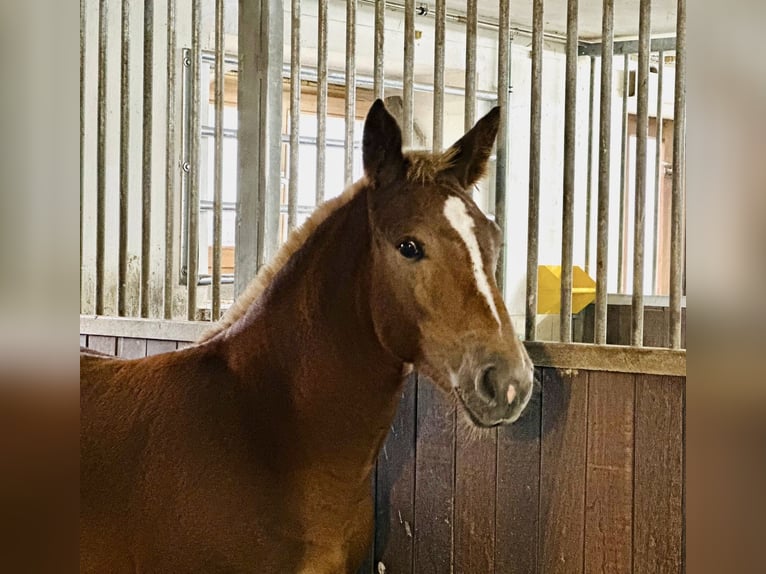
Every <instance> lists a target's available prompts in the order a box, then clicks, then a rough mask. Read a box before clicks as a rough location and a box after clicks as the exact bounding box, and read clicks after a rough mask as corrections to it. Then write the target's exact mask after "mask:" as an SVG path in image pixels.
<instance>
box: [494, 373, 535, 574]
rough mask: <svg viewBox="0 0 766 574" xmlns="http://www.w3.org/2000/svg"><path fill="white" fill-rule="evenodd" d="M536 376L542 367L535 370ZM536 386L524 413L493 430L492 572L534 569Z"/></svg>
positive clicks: (533, 570)
mask: <svg viewBox="0 0 766 574" xmlns="http://www.w3.org/2000/svg"><path fill="white" fill-rule="evenodd" d="M535 375H536V378H537V379H538V380H541V376H542V371H541V370H540V369H537V370H536V373H535ZM541 415H542V394H541V388H540V386H538V387H537V388H536V390H535V394H534V395H533V396H532V398H531V399H530V402H529V404H528V405H527V408H526V410H525V411H524V414H523V415H522V416H521V418H520V419H519V420H518V421H516V422H515V423H514V424H512V425H510V426H504V427H501V428H499V429H498V431H497V482H496V489H497V495H496V499H497V510H496V514H495V572H509V573H514V572H518V573H525V574H527V573H528V574H534V573H536V572H540V569H539V564H538V556H537V549H538V547H539V540H538V534H539V520H540V420H541Z"/></svg>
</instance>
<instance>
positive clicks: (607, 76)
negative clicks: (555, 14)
mask: <svg viewBox="0 0 766 574" xmlns="http://www.w3.org/2000/svg"><path fill="white" fill-rule="evenodd" d="M601 36H602V41H603V52H602V55H601V102H600V108H601V109H600V112H599V134H598V143H599V145H598V148H599V154H598V155H599V161H598V218H597V219H598V227H597V234H596V243H597V246H596V324H595V328H594V332H595V339H596V344H598V345H605V344H606V314H607V278H608V274H607V270H608V265H609V257H608V256H609V250H608V247H609V168H610V155H611V154H610V152H611V135H612V58H613V54H612V51H613V49H614V0H604V4H603V14H602V22H601Z"/></svg>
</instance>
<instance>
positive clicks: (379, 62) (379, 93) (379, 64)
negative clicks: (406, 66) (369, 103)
mask: <svg viewBox="0 0 766 574" xmlns="http://www.w3.org/2000/svg"><path fill="white" fill-rule="evenodd" d="M437 1H438V0H437ZM385 30H386V0H375V56H374V57H375V64H374V71H373V86H372V92H373V96H374V97H375V98H379V99H381V100H382V99H383V76H384V73H383V65H384V50H383V48H384V45H385Z"/></svg>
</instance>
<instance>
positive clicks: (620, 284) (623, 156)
mask: <svg viewBox="0 0 766 574" xmlns="http://www.w3.org/2000/svg"><path fill="white" fill-rule="evenodd" d="M622 66H623V71H624V73H623V75H622V116H621V117H622V131H621V132H620V133H621V141H620V205H619V209H618V214H619V218H620V220H619V221H618V226H619V231H618V233H617V236H618V241H617V290H618V291H619V292H620V293H622V292H623V291H625V282H624V281H623V275H624V274H623V271H624V265H625V263H624V259H625V195H626V194H627V189H626V187H625V176H626V168H627V163H626V162H627V155H628V79H629V78H630V57H629V56H628V54H623V56H622Z"/></svg>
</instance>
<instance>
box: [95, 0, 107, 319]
mask: <svg viewBox="0 0 766 574" xmlns="http://www.w3.org/2000/svg"><path fill="white" fill-rule="evenodd" d="M107 37H108V36H107V1H106V0H99V3H98V120H97V121H98V125H97V134H96V138H97V143H96V315H103V314H104V296H105V291H104V287H105V285H104V283H105V281H106V274H105V268H104V250H105V248H106V50H107Z"/></svg>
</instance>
